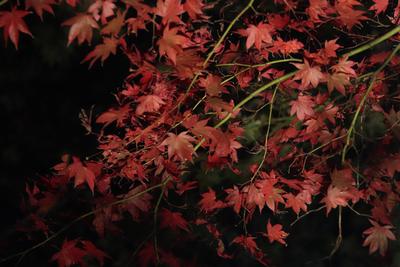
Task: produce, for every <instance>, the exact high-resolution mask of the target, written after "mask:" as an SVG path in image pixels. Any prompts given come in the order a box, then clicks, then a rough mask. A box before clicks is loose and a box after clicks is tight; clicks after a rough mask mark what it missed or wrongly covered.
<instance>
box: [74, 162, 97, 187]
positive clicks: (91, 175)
mask: <svg viewBox="0 0 400 267" xmlns="http://www.w3.org/2000/svg"><path fill="white" fill-rule="evenodd" d="M90 167H92V168H94V167H95V166H93V165H90V164H87V165H86V166H85V165H83V163H82V162H81V161H80V160H79V159H78V158H77V157H73V163H72V164H70V165H69V166H68V172H69V178H72V177H75V187H77V186H79V185H81V184H83V183H85V182H86V183H87V184H88V185H89V188H90V190H91V191H92V193H93V192H94V182H95V179H96V174H95V172H94V170H92V168H90Z"/></svg>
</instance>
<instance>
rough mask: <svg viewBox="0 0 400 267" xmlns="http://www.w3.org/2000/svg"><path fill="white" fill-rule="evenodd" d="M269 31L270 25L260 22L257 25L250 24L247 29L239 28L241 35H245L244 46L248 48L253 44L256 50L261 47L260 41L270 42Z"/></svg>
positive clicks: (270, 29)
mask: <svg viewBox="0 0 400 267" xmlns="http://www.w3.org/2000/svg"><path fill="white" fill-rule="evenodd" d="M271 32H272V27H271V25H269V24H266V23H262V22H260V23H258V24H257V26H256V25H253V24H250V25H249V26H248V27H247V29H245V30H244V29H241V30H239V33H240V34H241V35H243V36H247V40H246V48H247V49H249V48H250V47H252V46H253V44H254V46H255V47H256V48H257V49H258V50H260V49H261V43H263V42H264V43H267V44H270V43H272V36H271Z"/></svg>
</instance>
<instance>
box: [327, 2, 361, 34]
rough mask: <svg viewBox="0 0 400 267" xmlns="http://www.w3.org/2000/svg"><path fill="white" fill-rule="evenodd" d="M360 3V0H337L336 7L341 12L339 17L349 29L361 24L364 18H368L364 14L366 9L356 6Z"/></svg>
mask: <svg viewBox="0 0 400 267" xmlns="http://www.w3.org/2000/svg"><path fill="white" fill-rule="evenodd" d="M358 5H361V3H360V2H358V1H347V0H339V1H336V2H335V8H336V10H337V12H338V14H339V16H338V19H339V21H340V22H341V23H342V24H343V25H345V26H346V27H347V29H349V30H350V29H351V28H353V27H354V26H355V25H358V24H361V21H362V20H366V19H368V18H367V17H366V16H364V14H365V13H364V11H362V10H357V9H355V8H354V6H358Z"/></svg>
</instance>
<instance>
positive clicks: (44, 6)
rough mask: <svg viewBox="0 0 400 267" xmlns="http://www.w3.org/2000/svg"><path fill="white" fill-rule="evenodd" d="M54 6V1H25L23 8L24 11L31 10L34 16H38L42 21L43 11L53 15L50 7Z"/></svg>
mask: <svg viewBox="0 0 400 267" xmlns="http://www.w3.org/2000/svg"><path fill="white" fill-rule="evenodd" d="M54 4H56V1H55V0H26V1H25V7H26V9H28V8H31V7H32V8H33V9H34V10H35V12H36V14H38V15H39V17H40V19H41V20H43V11H47V12H49V13H50V14H53V15H54V12H53V8H52V7H51V5H54Z"/></svg>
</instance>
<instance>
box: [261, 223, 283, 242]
mask: <svg viewBox="0 0 400 267" xmlns="http://www.w3.org/2000/svg"><path fill="white" fill-rule="evenodd" d="M264 235H265V236H267V237H268V239H269V242H270V243H272V242H274V241H277V242H279V243H281V244H282V245H286V242H285V240H284V239H285V238H286V237H287V236H288V234H287V233H286V232H284V231H282V225H281V224H275V225H272V224H271V222H270V220H268V224H267V234H264Z"/></svg>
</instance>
